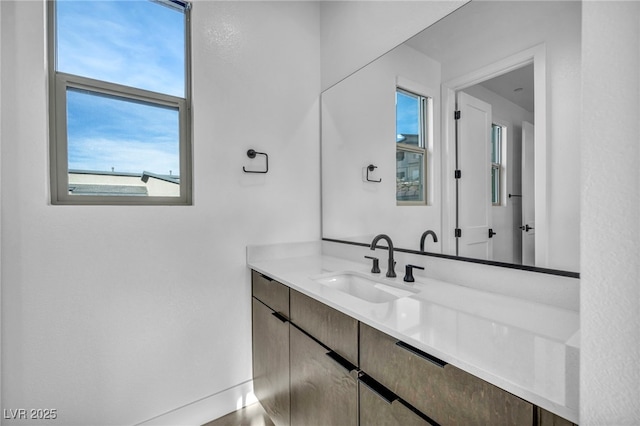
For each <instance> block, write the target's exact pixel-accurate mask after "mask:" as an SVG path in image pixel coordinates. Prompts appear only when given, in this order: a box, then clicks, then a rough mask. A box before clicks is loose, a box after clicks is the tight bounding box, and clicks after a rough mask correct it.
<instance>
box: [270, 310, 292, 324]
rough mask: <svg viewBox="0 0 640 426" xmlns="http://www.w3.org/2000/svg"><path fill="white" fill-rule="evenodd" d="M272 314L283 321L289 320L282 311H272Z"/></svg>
mask: <svg viewBox="0 0 640 426" xmlns="http://www.w3.org/2000/svg"><path fill="white" fill-rule="evenodd" d="M271 315H273V316H274V317H276V318H278V319H279V320H280V321H282V322H289V318H287V317H285V316H284V315H282V314H281V313H280V312H271Z"/></svg>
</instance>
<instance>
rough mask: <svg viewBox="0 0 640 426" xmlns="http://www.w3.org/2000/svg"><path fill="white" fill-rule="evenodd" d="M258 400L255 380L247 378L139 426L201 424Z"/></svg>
mask: <svg viewBox="0 0 640 426" xmlns="http://www.w3.org/2000/svg"><path fill="white" fill-rule="evenodd" d="M256 401H257V400H256V398H255V396H254V395H253V381H252V380H247V381H246V382H243V383H240V384H238V385H236V386H233V387H231V388H229V389H225V390H223V391H220V392H218V393H215V394H213V395H210V396H207V397H204V398H202V399H199V400H197V401H194V402H192V403H190V404H187V405H184V406H182V407H179V408H176V409H174V410H171V411H168V412H166V413H164V414H161V415H159V416H157V417H154V418H152V419H149V420H146V421H144V422H142V423H139V424H138V426H176V425H181V426H200V425H203V424H205V423H207V422H209V421H211V420H214V419H217V418H218V417H222V416H224V415H225V414H228V413H230V412H232V411H235V410H238V409H240V408H242V407H245V406H247V405H250V404H253V403H254V402H256Z"/></svg>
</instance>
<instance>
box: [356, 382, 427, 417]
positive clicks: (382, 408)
mask: <svg viewBox="0 0 640 426" xmlns="http://www.w3.org/2000/svg"><path fill="white" fill-rule="evenodd" d="M359 393H360V426H378V425H385V426H432V425H433V423H431V422H429V420H427V419H425V418H423V416H421V415H420V414H418V413H416V412H415V411H413V410H412V409H411V408H409V407H408V406H407V405H406V404H405V403H404V402H403V401H402V400H400V399H398V398H397V397H395V395H393V394H391V395H383V394H381V393H379V392H377V391H375V390H373V389H372V388H371V387H370V386H368V385H366V384H364V383H362V382H361V383H360V388H359Z"/></svg>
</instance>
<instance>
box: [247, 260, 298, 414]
mask: <svg viewBox="0 0 640 426" xmlns="http://www.w3.org/2000/svg"><path fill="white" fill-rule="evenodd" d="M252 274H253V275H252V294H253V298H252V316H253V318H252V341H253V353H252V357H253V391H254V394H255V395H256V397H257V398H258V399H259V400H260V403H261V404H262V407H263V408H264V410H265V411H266V412H267V414H269V417H270V418H271V420H272V421H273V422H274V423H275V424H276V425H278V426H280V425H285V426H286V425H289V424H290V397H289V341H290V336H289V323H288V315H289V288H288V287H287V286H284V285H282V284H280V283H279V282H277V281H274V280H271V279H269V278H267V277H264V276H263V275H260V274H259V273H257V272H255V271H254V272H253V273H252Z"/></svg>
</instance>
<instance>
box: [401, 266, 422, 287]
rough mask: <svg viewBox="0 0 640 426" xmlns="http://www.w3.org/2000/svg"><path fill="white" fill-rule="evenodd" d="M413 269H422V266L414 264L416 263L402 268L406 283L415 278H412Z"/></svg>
mask: <svg viewBox="0 0 640 426" xmlns="http://www.w3.org/2000/svg"><path fill="white" fill-rule="evenodd" d="M414 269H422V270H423V271H424V268H423V267H422V266H416V265H407V266H405V268H404V281H405V282H408V283H412V282H414V281H415V279H414V278H413V270H414Z"/></svg>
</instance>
